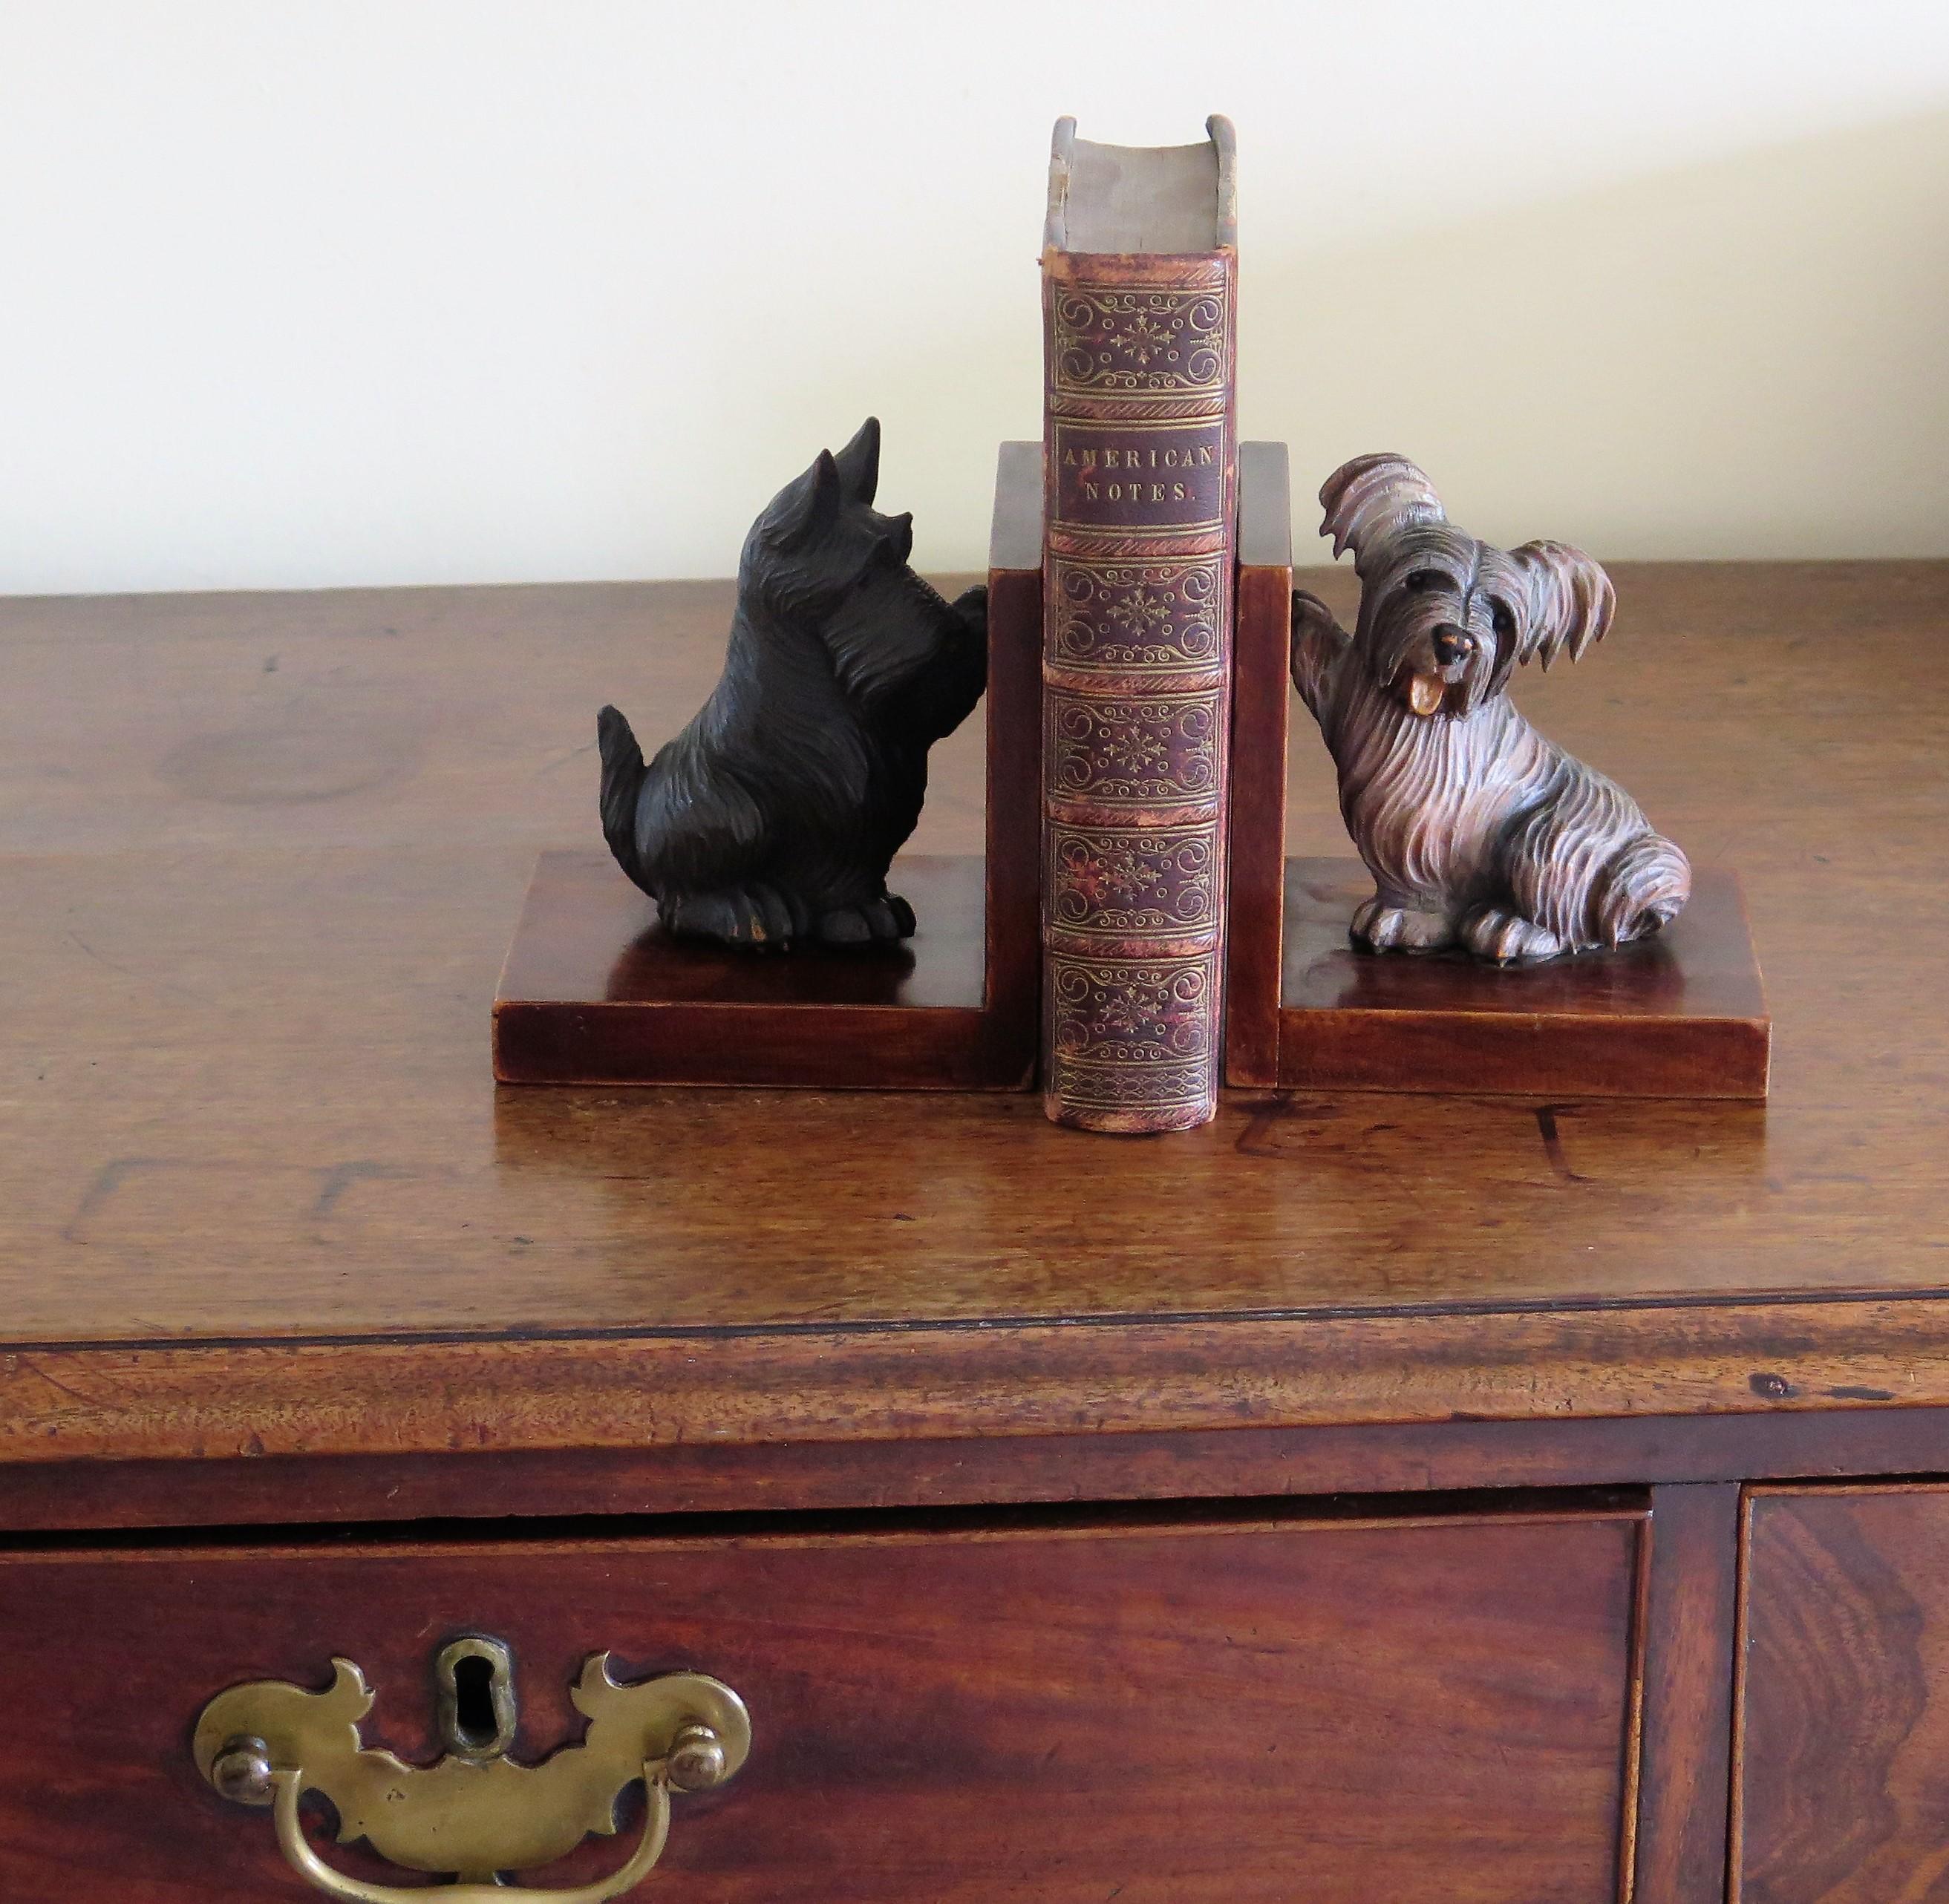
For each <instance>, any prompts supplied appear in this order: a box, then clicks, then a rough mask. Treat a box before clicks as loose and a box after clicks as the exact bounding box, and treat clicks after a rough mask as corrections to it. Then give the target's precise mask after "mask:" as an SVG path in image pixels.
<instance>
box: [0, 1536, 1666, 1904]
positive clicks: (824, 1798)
mask: <svg viewBox="0 0 1949 1904" xmlns="http://www.w3.org/2000/svg"><path fill="white" fill-rule="evenodd" d="M1641 1534H1642V1523H1641V1521H1640V1518H1639V1517H1637V1516H1636V1515H1634V1514H1587V1515H1578V1514H1550V1515H1537V1516H1533V1517H1504V1518H1500V1519H1498V1518H1451V1519H1442V1520H1418V1521H1410V1520H1400V1521H1349V1520H1338V1521H1335V1520H1312V1521H1307V1520H1292V1519H1282V1520H1262V1521H1228V1522H1226V1523H1223V1524H1184V1525H1148V1526H1130V1525H1121V1526H1102V1525H1097V1526H1087V1525H1071V1526H1062V1525H1043V1526H1040V1527H1022V1528H1018V1529H1014V1530H985V1531H970V1530H962V1531H955V1532H929V1533H899V1534H864V1533H851V1532H848V1533H838V1534H833V1535H830V1536H817V1537H813V1536H755V1537H751V1538H745V1539H721V1538H704V1537H692V1538H681V1539H657V1538H648V1537H646V1538H642V1539H617V1540H605V1541H600V1542H548V1541H542V1540H537V1541H535V1542H508V1543H498V1544H493V1545H440V1546H434V1545H397V1546H386V1545H371V1546H365V1547H359V1548H351V1547H333V1546H321V1547H312V1548H287V1549H280V1550H268V1549H266V1550H256V1551H253V1550H249V1549H239V1548H223V1549H205V1550H200V1551H199V1550H188V1549H183V1550H176V1551H160V1550H159V1551H149V1552H135V1551H129V1552H115V1553H101V1552H89V1553H42V1554H14V1555H8V1556H6V1557H5V1558H4V1559H0V1632H4V1633H5V1635H6V1638H7V1647H6V1666H5V1683H6V1687H7V1707H8V1716H9V1723H8V1725H7V1727H6V1729H5V1732H4V1733H0V1897H4V1898H5V1899H8V1904H93V1900H95V1899H101V1900H103V1901H104V1904H107V1900H110V1899H113V1901H114V1904H165V1900H167V1904H191V1901H192V1900H194V1904H215V1901H216V1900H228V1899H238V1900H243V1899H249V1900H250V1901H251V1904H274V1901H275V1900H277V1899H301V1898H303V1897H305V1896H309V1895H312V1893H310V1892H309V1891H307V1890H306V1888H305V1887H304V1886H303V1884H302V1883H301V1882H300V1880H299V1879H298V1878H297V1877H296V1876H294V1875H293V1874H291V1873H290V1872H289V1871H288V1869H287V1868H286V1867H285V1865H284V1863H283V1862H282V1860H281V1858H280V1856H279V1853H278V1850H277V1848H276V1846H275V1842H274V1834H273V1831H272V1823H271V1821H270V1819H269V1816H268V1815H267V1814H266V1813H265V1812H262V1811H258V1810H253V1809H248V1808H247V1807H244V1806H240V1805H238V1804H235V1803H230V1802H228V1801H226V1800H224V1799H222V1798H219V1797H218V1796H217V1795H216V1794H215V1793H214V1792H213V1791H212V1790H211V1789H210V1788H209V1787H208V1786H207V1785H206V1784H204V1782H203V1781H202V1779H201V1778H200V1776H199V1775H198V1773H197V1770H196V1769H195V1767H194V1764H193V1763H192V1762H191V1733H192V1730H193V1728H194V1725H195V1722H196V1720H197V1715H198V1713H199V1712H200V1710H201V1708H202V1707H203V1705H204V1702H205V1701H207V1700H208V1699H209V1698H210V1697H211V1696H212V1695H213V1694H216V1693H217V1692H219V1691H222V1690H223V1689H225V1688H228V1687H229V1686H231V1685H235V1684H236V1683H237V1682H241V1681H247V1680H254V1679H266V1678H269V1679H292V1680H296V1681H297V1682H300V1683H301V1684H303V1685H305V1686H306V1687H309V1688H322V1687H323V1686H324V1685H326V1684H327V1682H328V1681H329V1679H330V1678H331V1669H330V1666H329V1663H328V1662H329V1660H330V1658H331V1656H332V1655H334V1654H341V1655H343V1656H345V1657H347V1658H349V1659H350V1660H353V1661H354V1662H356V1663H357V1664H358V1665H359V1666H360V1667H361V1668H362V1669H363V1670H364V1672H365V1676H366V1677H367V1679H368V1680H369V1682H370V1683H371V1687H372V1688H373V1691H374V1692H375V1695H376V1700H375V1705H374V1707H373V1710H372V1712H371V1716H370V1717H369V1718H368V1719H367V1720H366V1721H365V1724H364V1725H363V1728H362V1738H363V1741H364V1743H365V1744H366V1745H367V1746H373V1745H384V1746H387V1747H390V1748H391V1749H392V1750H394V1751H395V1752H396V1753H399V1755H400V1756H402V1757H403V1758H405V1759H406V1760H408V1761H409V1762H422V1763H423V1762H425V1761H427V1760H430V1759H431V1758H433V1757H434V1756H437V1753H438V1750H439V1747H438V1745H437V1743H436V1741H437V1737H438V1735H437V1731H436V1729H435V1726H434V1719H433V1714H432V1701H431V1691H430V1689H431V1673H430V1663H431V1660H432V1658H433V1656H434V1653H435V1652H436V1651H437V1649H438V1648H440V1647H441V1646H442V1645H443V1642H446V1641H448V1640H449V1639H451V1638H453V1637H454V1636H455V1635H459V1634H463V1633H467V1632H486V1633H488V1634H492V1635H496V1636H497V1637H499V1638H501V1639H503V1640H505V1642H507V1643H508V1646H509V1647H510V1648H511V1650H512V1653H513V1655H514V1682H515V1685H516V1688H517V1691H518V1698H519V1719H518V1732H517V1734H516V1737H515V1744H514V1753H513V1756H514V1757H515V1758H516V1759H518V1760H534V1759H537V1758H539V1757H542V1756H544V1755H545V1754H546V1753H548V1752H549V1751H550V1750H552V1749H554V1748H555V1747H558V1746H560V1745H561V1744H564V1742H567V1741H572V1740H574V1739H576V1738H579V1737H580V1735H581V1732H582V1728H583V1721H582V1719H580V1716H578V1715H577V1713H576V1712H575V1711H574V1710H571V1708H570V1705H569V1704H568V1702H567V1697H566V1694H567V1688H568V1685H569V1682H570V1679H571V1678H572V1677H573V1676H574V1675H575V1674H576V1673H577V1670H578V1669H579V1668H580V1666H581V1665H582V1663H583V1660H584V1658H585V1657H586V1655H587V1654H589V1653H590V1652H592V1651H601V1650H605V1649H606V1650H608V1651H610V1652H611V1654H612V1655H613V1656H614V1657H613V1660H612V1663H611V1671H612V1672H613V1673H614V1675H615V1676H616V1677H617V1679H620V1680H625V1681H627V1680H633V1679H641V1678H643V1677H645V1676H648V1675H651V1674H652V1673H664V1672H673V1671H692V1672H698V1673H707V1674H710V1675H713V1676H716V1678H718V1679H722V1680H723V1681H725V1682H727V1683H728V1684H729V1685H731V1686H732V1688H735V1690H736V1691H738V1693H739V1694H741V1696H742V1697H743V1698H744V1701H745V1702H746V1704H747V1705H748V1707H749V1710H750V1713H751V1722H752V1733H753V1738H752V1746H751V1756H750V1759H749V1761H748V1763H747V1764H746V1765H745V1766H744V1768H743V1769H742V1770H741V1772H738V1775H736V1777H735V1778H733V1779H732V1780H731V1781H729V1783H727V1784H724V1785H723V1786H721V1787H720V1788H717V1789H716V1790H713V1791H705V1792H701V1793H698V1794H692V1795H679V1796H678V1797H676V1800H674V1805H673V1813H674V1817H673V1824H672V1826H671V1830H670V1840H669V1843H668V1848H667V1850H666V1852H665V1853H664V1858H663V1860H662V1862H661V1865H660V1866H659V1867H658V1868H657V1869H656V1870H655V1871H653V1872H652V1873H651V1875H650V1876H649V1878H648V1879H647V1880H646V1881H645V1884H644V1886H643V1890H642V1895H643V1896H645V1897H659V1898H664V1899H670V1900H673V1901H674V1900H678V1899H682V1900H685V1904H695V1901H698V1900H703V1901H704V1904H709V1901H711V1900H724V1901H725V1904H734V1901H735V1904H745V1901H746V1900H749V1904H796V1901H797V1900H805V1901H806V1904H811V1901H812V1900H814V1899H819V1900H831V1899H839V1898H843V1899H846V1900H847V1904H875V1901H876V1900H880V1899H888V1900H892V1899H900V1900H911V1901H912V1904H961V1901H962V1900H965V1904H998V1900H1009V1899H1075V1900H1077V1904H1101V1900H1103V1899H1109V1898H1117V1899H1119V1900H1121V1904H1186V1899H1195V1898H1198V1897H1201V1896H1211V1897H1213V1898H1220V1897H1222V1898H1223V1899H1226V1904H1248V1900H1251V1899H1267V1900H1270V1899H1293V1898H1296V1897H1304V1898H1305V1899H1307V1900H1308V1904H1335V1900H1341V1899H1344V1900H1346V1904H1373V1901H1374V1900H1375V1899H1410V1898H1416V1897H1422V1896H1442V1897H1444V1898H1447V1899H1457V1900H1470V1899H1481V1900H1485V1901H1486V1900H1490V1899H1496V1900H1509V1899H1522V1900H1524V1901H1525V1904H1546V1901H1547V1900H1556V1899H1564V1900H1571V1899H1574V1900H1578V1904H1613V1901H1614V1900H1615V1899H1616V1898H1617V1896H1618V1889H1619V1887H1618V1859H1619V1847H1620V1841H1621V1831H1620V1820H1621V1818H1622V1817H1623V1816H1624V1813H1625V1811H1626V1809H1627V1805H1628V1802H1629V1794H1630V1786H1631V1782H1632V1781H1631V1777H1630V1757H1631V1753H1632V1742H1631V1739H1630V1732H1631V1714H1632V1712H1633V1703H1634V1702H1633V1688H1632V1683H1631V1676H1632V1671H1633V1666H1632V1660H1633V1633H1632V1623H1633V1607H1634V1606H1635V1604H1636V1599H1637V1595H1636V1584H1637V1573H1638V1564H1639V1558H1640V1555H1639V1547H1640V1539H1641ZM311 1803H316V1801H311ZM625 1811H626V1813H628V1812H633V1814H634V1815H635V1817H638V1818H639V1817H640V1815H641V1812H642V1795H641V1790H640V1788H637V1789H636V1791H634V1792H633V1794H632V1795H631V1797H630V1798H629V1800H626V1806H625ZM307 1815H308V1818H309V1831H310V1835H311V1837H312V1843H314V1845H315V1846H316V1847H318V1848H319V1849H320V1850H322V1851H323V1852H324V1853H325V1855H326V1856H328V1858H329V1859H330V1860H331V1862H334V1863H335V1864H336V1865H337V1866H338V1867H339V1868H340V1869H342V1870H344V1871H350V1872H351V1873H353V1874H356V1876H358V1877H359V1878H363V1879H365V1880H366V1881H371V1882H387V1881H390V1882H394V1883H406V1884H412V1883H423V1882H424V1879H418V1878H412V1877H411V1876H409V1875H404V1874H401V1873H399V1871H396V1870H393V1869H390V1868H389V1867H387V1865H384V1863H383V1862H381V1861H380V1860H379V1859H378V1858H377V1857H376V1856H375V1855H374V1854H373V1853H371V1850H370V1849H369V1847H365V1846H363V1845H353V1846H345V1847H341V1846H337V1845H334V1844H333V1843H331V1835H330V1832H329V1830H328V1828H327V1825H326V1823H325V1819H326V1816H327V1815H326V1814H325V1812H322V1811H320V1812H319V1813H318V1814H317V1815H311V1814H310V1812H309V1807H308V1812H307ZM633 1825H634V1819H633V1818H630V1817H627V1816H626V1819H625V1822H624V1834H623V1836H622V1837H619V1838H617V1839H614V1840H610V1839H591V1840H588V1841H587V1842H586V1843H583V1845H582V1846H581V1847H580V1849H579V1850H577V1852H576V1853H574V1855H573V1856H570V1858H568V1859H566V1860H564V1861H563V1862H561V1863H559V1864H558V1865H555V1866H553V1867H551V1868H549V1869H547V1870H546V1871H542V1872H539V1873H536V1872H527V1873H524V1878H523V1881H524V1883H529V1884H537V1885H539V1884H542V1883H544V1882H549V1883H566V1882H568V1881H577V1882H586V1881H590V1880H592V1879H593V1878H595V1877H597V1876H598V1875H599V1874H601V1873H602V1872H604V1871H608V1870H611V1869H614V1868H615V1867H616V1866H617V1865H620V1863H621V1862H623V1859H624V1858H625V1857H626V1855H627V1853H628V1850H629V1836H628V1834H629V1831H632V1830H633Z"/></svg>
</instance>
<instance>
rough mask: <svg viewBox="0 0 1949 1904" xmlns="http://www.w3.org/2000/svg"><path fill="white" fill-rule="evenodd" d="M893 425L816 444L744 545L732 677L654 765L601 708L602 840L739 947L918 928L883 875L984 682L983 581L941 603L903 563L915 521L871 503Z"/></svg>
mask: <svg viewBox="0 0 1949 1904" xmlns="http://www.w3.org/2000/svg"><path fill="white" fill-rule="evenodd" d="M879 469H880V426H879V423H878V420H877V419H876V418H872V417H869V418H867V420H866V423H865V424H864V425H863V427H861V429H860V430H859V434H858V435H857V436H855V437H854V438H853V440H852V441H851V442H850V443H848V444H847V446H846V447H845V448H844V449H842V450H841V452H839V454H838V455H837V456H835V455H832V453H831V452H829V451H827V450H821V451H820V452H819V456H818V459H817V460H816V461H815V462H814V463H813V465H812V467H810V469H809V470H807V471H806V472H805V474H804V475H803V476H801V477H799V478H798V479H797V480H796V481H794V482H792V483H788V484H787V485H786V486H785V488H784V489H781V490H780V491H779V493H778V495H776V496H775V497H774V498H773V499H772V502H771V504H770V506H769V508H766V511H765V512H764V513H763V514H762V515H761V516H760V517H759V518H758V520H757V522H756V523H754V524H753V525H752V528H751V534H750V535H749V536H748V537H747V538H746V539H745V542H744V555H743V558H742V559H741V561H740V563H739V564H738V606H737V609H736V611H735V613H734V614H733V616H732V622H731V639H730V644H729V650H728V651H727V652H726V656H725V660H724V672H723V676H721V677H720V679H719V681H718V683H717V685H716V688H714V689H713V691H712V693H711V696H710V699H709V700H707V701H706V702H705V703H704V706H703V707H701V709H700V710H698V713H697V714H696V716H695V717H694V718H693V719H692V721H691V723H690V725H689V726H688V727H686V728H685V729H684V730H683V731H682V733H681V734H679V735H678V736H677V737H676V739H675V740H673V741H670V743H669V744H667V746H665V747H662V748H661V749H660V750H658V751H657V754H656V756H655V757H654V759H651V761H649V762H648V763H647V764H645V761H644V759H643V753H642V748H641V747H639V746H638V745H637V744H636V736H635V735H633V733H632V732H631V731H629V722H627V721H626V720H625V719H623V716H621V715H620V713H617V710H615V709H614V708H613V707H605V709H603V710H602V713H601V718H600V720H599V722H598V736H599V738H600V741H601V751H602V831H603V834H604V836H605V837H606V838H607V839H608V842H609V846H610V850H611V852H613V853H614V854H615V856H616V859H617V862H618V863H619V864H620V865H621V867H622V868H623V871H625V872H626V873H627V874H629V877H630V878H631V879H633V880H634V881H636V884H638V885H639V886H640V887H642V889H643V890H644V891H645V892H646V893H648V894H649V895H650V896H651V897H652V898H653V899H655V901H656V902H657V913H658V916H659V917H660V918H661V919H662V921H663V923H664V927H665V928H666V929H667V930H669V931H670V932H672V933H677V934H680V935H682V936H687V937H694V938H701V939H710V940H719V941H721V942H722V943H724V944H725V945H727V946H741V947H746V948H754V949H755V948H772V949H784V948H787V947H789V946H793V945H795V944H799V943H805V942H808V941H817V942H820V943H825V944H827V945H848V946H851V945H865V944H868V943H872V942H874V941H876V940H898V939H905V938H907V937H909V936H911V935H912V932H913V930H914V915H913V909H912V907H910V906H909V905H908V904H907V902H906V900H904V899H901V898H900V897H899V896H897V894H894V893H889V892H888V891H887V866H888V865H889V864H890V863H891V861H892V859H893V856H894V854H895V853H897V852H898V851H899V850H900V846H901V845H902V844H903V843H904V842H905V840H906V838H907V837H908V835H909V834H911V833H912V831H913V829H914V825H915V822H916V821H917V820H918V819H919V818H920V809H921V803H922V800H924V799H925V797H926V793H927V756H928V748H930V747H931V746H932V745H933V744H934V742H935V741H938V740H940V738H942V737H943V735H948V734H950V733H952V732H953V731H954V729H955V728H957V727H958V726H959V725H960V724H961V723H962V721H964V720H965V719H967V717H968V715H969V714H970V713H971V712H972V711H973V710H974V707H975V703H976V702H977V701H978V700H980V698H981V691H982V688H984V685H986V682H987V664H988V657H987V590H986V589H969V590H968V592H967V593H966V594H965V595H962V597H961V598H959V600H958V601H955V602H953V603H951V604H950V603H949V602H947V601H944V600H943V598H941V596H940V595H938V594H937V593H936V592H935V591H934V589H931V588H929V587H928V585H927V583H926V582H924V581H922V579H921V578H920V577H919V576H917V575H916V574H915V573H914V572H913V570H912V568H910V567H909V566H908V561H907V558H908V556H909V554H910V552H911V551H912V546H913V519H912V517H911V516H883V515H881V514H878V512H877V511H875V509H874V508H873V497H874V492H875V489H876V488H877V487H878V482H879Z"/></svg>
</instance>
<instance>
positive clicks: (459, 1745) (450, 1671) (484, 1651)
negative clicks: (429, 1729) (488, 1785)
mask: <svg viewBox="0 0 1949 1904" xmlns="http://www.w3.org/2000/svg"><path fill="white" fill-rule="evenodd" d="M433 1679H434V1697H435V1699H436V1701H437V1704H438V1706H439V1709H440V1737H441V1738H443V1739H444V1740H445V1741H446V1749H447V1750H448V1751H449V1752H451V1753H452V1754H453V1755H454V1756H455V1757H456V1758H462V1759H471V1760H474V1761H476V1762H479V1761H480V1760H486V1759H498V1758H499V1757H500V1756H501V1755H502V1753H504V1752H505V1751H506V1750H508V1747H510V1746H511V1745H512V1744H514V1673H513V1669H512V1666H511V1662H510V1661H509V1659H508V1649H507V1648H506V1647H505V1646H504V1645H502V1643H501V1642H500V1641H499V1640H498V1639H487V1638H482V1637H480V1636H477V1635H470V1636H469V1637H468V1638H465V1639H456V1640H455V1641H453V1642H452V1643H451V1644H450V1645H446V1646H443V1647H442V1648H440V1657H438V1658H437V1660H434V1669H433Z"/></svg>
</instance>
